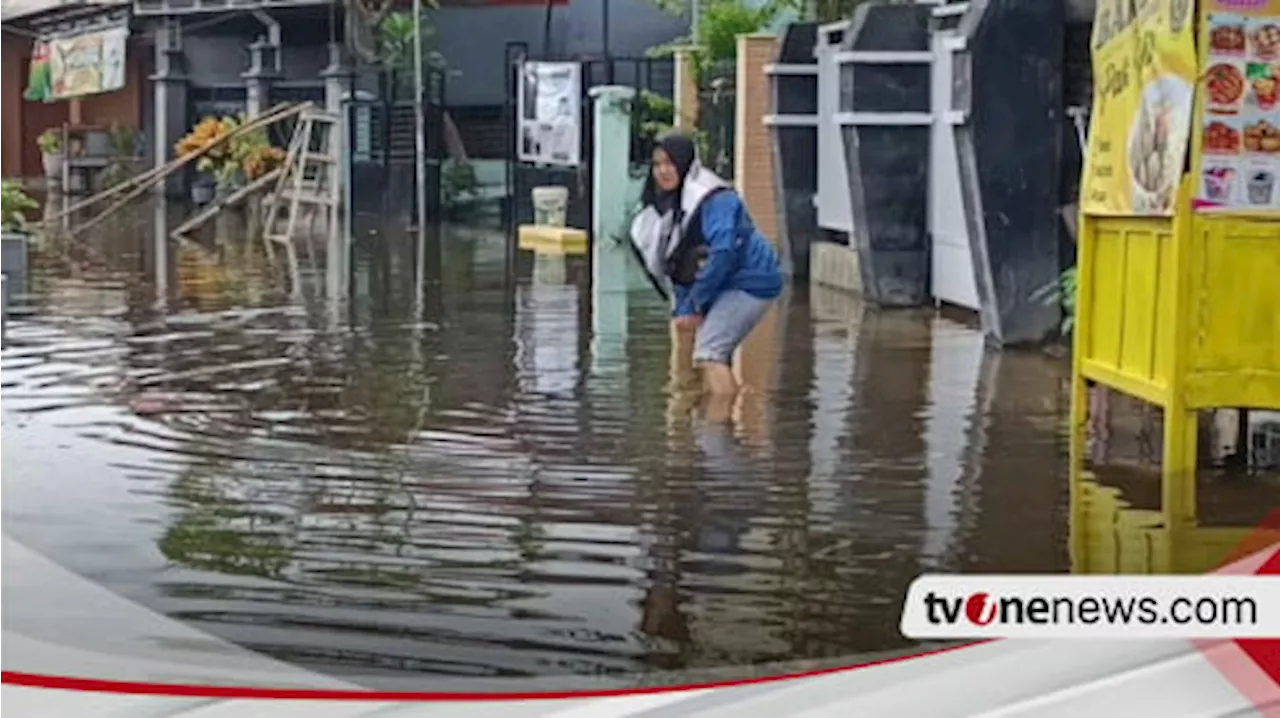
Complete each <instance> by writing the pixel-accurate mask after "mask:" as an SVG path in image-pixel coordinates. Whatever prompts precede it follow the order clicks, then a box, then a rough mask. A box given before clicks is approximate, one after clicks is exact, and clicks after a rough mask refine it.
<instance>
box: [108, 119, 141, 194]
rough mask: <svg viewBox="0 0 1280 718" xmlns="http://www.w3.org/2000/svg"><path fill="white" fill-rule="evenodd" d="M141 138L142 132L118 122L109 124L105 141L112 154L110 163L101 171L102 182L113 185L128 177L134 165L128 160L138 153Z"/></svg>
mask: <svg viewBox="0 0 1280 718" xmlns="http://www.w3.org/2000/svg"><path fill="white" fill-rule="evenodd" d="M141 140H142V133H141V132H139V131H138V130H137V129H135V128H133V127H125V126H123V125H119V124H112V125H111V129H110V130H109V131H108V132H107V142H108V143H109V145H110V147H111V155H112V156H111V160H110V164H108V165H107V167H106V168H105V169H104V170H103V171H102V177H101V180H102V182H104V183H105V184H107V185H114V184H118V183H120V182H123V181H125V180H126V179H128V178H129V175H131V174H132V173H133V170H134V169H135V167H136V165H134V164H133V163H132V162H131V161H130V160H132V159H133V158H134V157H136V156H137V155H138V149H139V148H138V145H139V143H140V142H141Z"/></svg>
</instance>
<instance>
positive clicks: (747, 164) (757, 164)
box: [733, 35, 779, 248]
mask: <svg viewBox="0 0 1280 718" xmlns="http://www.w3.org/2000/svg"><path fill="white" fill-rule="evenodd" d="M777 55H778V38H777V36H775V35H739V36H738V75H737V79H736V81H735V83H734V84H735V92H736V93H737V102H736V103H735V104H736V105H737V108H736V109H737V121H736V122H735V127H734V139H733V148H734V158H733V176H734V184H736V185H737V189H738V193H739V194H741V195H742V200H743V201H744V202H746V204H747V210H748V211H749V212H751V217H752V219H754V220H755V223H756V227H757V228H758V229H759V230H760V233H761V234H763V235H764V236H765V237H767V238H768V239H769V241H770V242H772V243H773V246H774V248H779V247H778V208H777V198H776V195H775V193H774V191H773V181H774V180H773V152H772V150H771V148H772V147H773V139H772V138H771V137H770V136H769V128H768V127H765V125H764V118H765V115H767V114H769V108H770V105H771V104H772V102H771V98H770V94H771V90H770V87H769V77H768V76H767V75H765V73H764V67H765V65H768V64H770V63H772V62H775V61H776V58H777Z"/></svg>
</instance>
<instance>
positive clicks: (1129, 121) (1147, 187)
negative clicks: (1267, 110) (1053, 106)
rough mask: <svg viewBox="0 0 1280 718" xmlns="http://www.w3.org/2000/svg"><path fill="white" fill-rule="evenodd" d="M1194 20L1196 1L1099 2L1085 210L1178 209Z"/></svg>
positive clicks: (1192, 76) (1191, 98)
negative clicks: (1175, 202) (1175, 199)
mask: <svg viewBox="0 0 1280 718" xmlns="http://www.w3.org/2000/svg"><path fill="white" fill-rule="evenodd" d="M1193 18H1194V5H1193V3H1192V2H1190V1H1189V0H1138V2H1136V3H1134V2H1131V1H1130V0H1101V1H1100V2H1099V4H1098V9H1097V14H1096V22H1095V23H1094V38H1093V45H1094V52H1093V58H1094V59H1093V64H1094V77H1095V78H1097V79H1096V80H1095V89H1094V104H1093V118H1092V120H1091V122H1090V124H1091V127H1090V133H1089V134H1090V136H1089V149H1088V155H1087V157H1086V160H1085V177H1084V190H1083V192H1082V199H1081V205H1082V209H1083V210H1084V211H1085V212H1087V213H1089V214H1095V215H1112V216H1126V215H1149V216H1168V215H1170V214H1172V212H1173V202H1174V198H1175V196H1176V194H1177V188H1178V181H1179V179H1180V178H1181V175H1182V169H1183V166H1184V163H1185V162H1186V157H1187V147H1188V140H1189V138H1190V136H1191V126H1192V123H1191V117H1192V113H1193V109H1194V103H1195V82H1196V74H1197V58H1196V50H1195V38H1194V32H1193V30H1194V25H1195V23H1194V22H1193ZM1241 42H1243V40H1242V41H1241ZM1241 84H1243V75H1242V76H1241Z"/></svg>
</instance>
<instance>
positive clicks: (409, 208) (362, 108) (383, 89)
mask: <svg viewBox="0 0 1280 718" xmlns="http://www.w3.org/2000/svg"><path fill="white" fill-rule="evenodd" d="M352 88H353V89H352V91H351V93H350V94H349V95H348V97H347V98H346V102H345V104H346V112H347V117H348V129H349V134H348V138H347V151H348V153H349V156H350V167H351V169H350V172H351V177H350V182H349V188H350V202H351V204H350V206H351V211H352V221H353V224H356V225H357V226H359V225H361V224H366V223H370V222H372V223H374V224H375V225H376V224H378V223H381V222H385V221H386V220H387V219H388V218H397V219H399V220H404V221H408V222H416V221H417V168H416V165H415V163H416V162H418V161H421V162H423V163H424V164H425V165H426V172H425V173H424V174H425V176H426V180H427V193H426V194H427V207H426V210H427V220H428V221H429V222H438V221H439V220H440V218H441V215H442V211H441V196H442V182H441V165H442V163H443V161H444V159H445V157H447V155H448V150H447V147H446V145H445V140H444V137H445V132H444V122H445V118H444V113H445V110H444V93H445V75H444V73H443V72H438V71H433V72H429V73H428V74H427V75H426V77H425V87H424V94H423V102H422V106H423V114H424V120H425V122H424V126H425V129H426V137H425V148H426V153H425V155H424V156H422V157H421V158H419V157H418V153H417V143H416V139H415V138H416V134H417V123H416V121H415V116H414V101H413V88H412V77H411V76H410V73H406V72H397V71H370V72H364V73H361V74H360V75H358V76H357V77H356V78H355V81H354V82H353V83H352Z"/></svg>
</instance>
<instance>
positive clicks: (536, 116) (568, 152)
mask: <svg viewBox="0 0 1280 718" xmlns="http://www.w3.org/2000/svg"><path fill="white" fill-rule="evenodd" d="M517 94H518V97H517V103H516V104H517V106H518V107H519V108H520V115H519V121H518V122H517V123H516V155H517V156H518V157H519V158H520V160H521V161H523V162H538V163H542V164H549V165H565V166H569V167H576V166H578V164H579V163H580V162H581V154H582V67H581V65H579V64H578V63H576V62H525V63H522V64H521V65H520V82H519V85H518V89H517Z"/></svg>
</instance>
